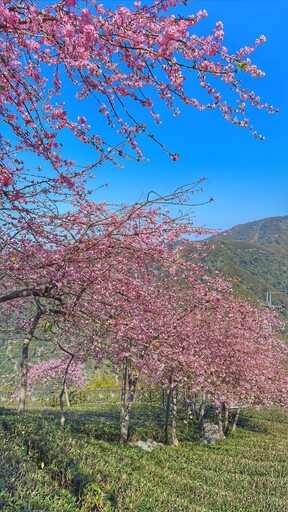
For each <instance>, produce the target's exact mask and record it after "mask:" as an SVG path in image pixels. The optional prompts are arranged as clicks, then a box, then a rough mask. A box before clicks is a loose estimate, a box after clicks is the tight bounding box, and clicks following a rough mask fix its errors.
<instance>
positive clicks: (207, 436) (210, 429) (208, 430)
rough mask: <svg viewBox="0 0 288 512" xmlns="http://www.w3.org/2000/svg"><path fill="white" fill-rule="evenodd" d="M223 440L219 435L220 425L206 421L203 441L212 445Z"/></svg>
mask: <svg viewBox="0 0 288 512" xmlns="http://www.w3.org/2000/svg"><path fill="white" fill-rule="evenodd" d="M222 439H223V438H221V437H220V434H219V429H218V425H215V423H211V422H210V421H208V420H205V421H204V422H203V436H202V437H201V441H202V442H203V443H207V444H208V443H209V444H210V443H215V441H221V440H222Z"/></svg>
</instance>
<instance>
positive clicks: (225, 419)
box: [223, 403, 229, 436]
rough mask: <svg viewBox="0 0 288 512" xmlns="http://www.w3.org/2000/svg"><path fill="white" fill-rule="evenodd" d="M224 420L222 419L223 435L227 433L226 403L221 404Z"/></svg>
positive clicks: (227, 410)
mask: <svg viewBox="0 0 288 512" xmlns="http://www.w3.org/2000/svg"><path fill="white" fill-rule="evenodd" d="M223 412H224V420H223V431H224V434H225V436H226V435H227V434H228V427H229V408H228V406H227V404H225V403H224V404H223Z"/></svg>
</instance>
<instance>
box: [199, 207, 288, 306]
mask: <svg viewBox="0 0 288 512" xmlns="http://www.w3.org/2000/svg"><path fill="white" fill-rule="evenodd" d="M208 243H209V245H212V247H213V248H212V250H211V251H207V263H208V265H209V266H210V268H211V269H213V270H214V271H215V270H218V271H220V272H223V274H224V275H226V276H228V277H229V278H232V279H233V281H234V289H235V291H237V292H238V293H239V294H240V295H241V296H243V297H246V298H252V299H253V300H254V301H260V302H261V303H262V304H263V302H265V301H266V294H267V291H269V292H271V294H272V304H273V305H275V306H277V307H280V309H281V310H282V311H283V312H285V309H284V308H286V315H287V307H288V216H285V217H272V218H269V219H264V220H260V221H255V222H249V223H247V224H241V225H238V226H235V227H234V228H231V229H230V230H229V231H225V232H224V233H222V234H221V235H218V236H216V237H211V238H210V239H209V240H208Z"/></svg>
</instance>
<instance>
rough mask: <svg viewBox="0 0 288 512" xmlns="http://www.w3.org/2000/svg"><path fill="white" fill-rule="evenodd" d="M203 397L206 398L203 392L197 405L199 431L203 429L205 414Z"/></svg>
mask: <svg viewBox="0 0 288 512" xmlns="http://www.w3.org/2000/svg"><path fill="white" fill-rule="evenodd" d="M205 399H206V395H205V393H203V395H202V402H201V404H200V407H199V420H198V422H199V427H200V428H201V431H203V421H204V416H205V411H206V404H205Z"/></svg>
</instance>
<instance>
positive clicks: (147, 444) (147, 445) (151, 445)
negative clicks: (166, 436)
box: [129, 439, 163, 452]
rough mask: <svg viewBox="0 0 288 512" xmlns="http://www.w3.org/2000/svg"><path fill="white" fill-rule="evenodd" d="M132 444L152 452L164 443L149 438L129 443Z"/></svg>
mask: <svg viewBox="0 0 288 512" xmlns="http://www.w3.org/2000/svg"><path fill="white" fill-rule="evenodd" d="M129 444H130V445H131V446H137V447H138V448H141V449H142V450H145V451H146V452H152V451H153V450H154V449H155V448H156V447H157V446H163V444H162V443H156V441H153V439H147V441H136V442H135V443H129Z"/></svg>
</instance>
